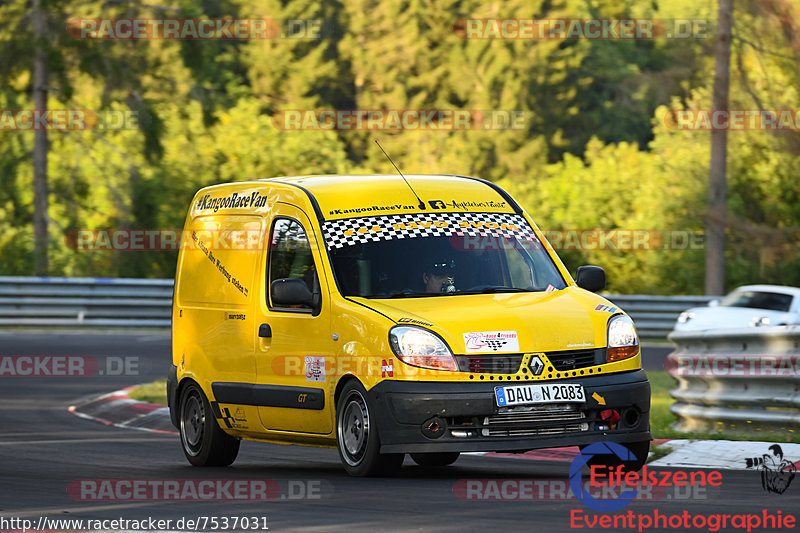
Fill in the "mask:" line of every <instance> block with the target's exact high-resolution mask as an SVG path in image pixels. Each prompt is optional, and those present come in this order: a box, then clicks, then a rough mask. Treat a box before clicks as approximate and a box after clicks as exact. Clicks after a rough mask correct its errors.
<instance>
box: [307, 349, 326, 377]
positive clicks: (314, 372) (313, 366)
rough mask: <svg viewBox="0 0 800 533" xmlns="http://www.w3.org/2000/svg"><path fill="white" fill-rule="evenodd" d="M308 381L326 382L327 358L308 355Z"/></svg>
mask: <svg viewBox="0 0 800 533" xmlns="http://www.w3.org/2000/svg"><path fill="white" fill-rule="evenodd" d="M305 366H306V381H325V358H324V357H316V356H313V355H307V356H306V360H305Z"/></svg>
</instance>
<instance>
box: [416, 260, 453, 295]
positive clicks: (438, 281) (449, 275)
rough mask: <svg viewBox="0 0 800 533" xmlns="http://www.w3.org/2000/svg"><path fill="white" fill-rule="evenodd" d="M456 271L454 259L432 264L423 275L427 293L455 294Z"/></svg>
mask: <svg viewBox="0 0 800 533" xmlns="http://www.w3.org/2000/svg"><path fill="white" fill-rule="evenodd" d="M455 270H456V262H455V261H454V260H452V259H451V260H449V261H439V262H436V263H432V264H431V265H430V266H429V267H428V268H426V269H425V271H424V272H423V273H422V282H423V283H424V284H425V292H432V293H437V294H442V293H448V292H455V291H456V287H455Z"/></svg>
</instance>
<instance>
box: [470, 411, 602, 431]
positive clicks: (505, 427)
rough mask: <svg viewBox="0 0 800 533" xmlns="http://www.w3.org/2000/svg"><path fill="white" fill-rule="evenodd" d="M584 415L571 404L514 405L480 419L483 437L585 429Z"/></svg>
mask: <svg viewBox="0 0 800 533" xmlns="http://www.w3.org/2000/svg"><path fill="white" fill-rule="evenodd" d="M585 419H586V415H585V413H583V411H579V410H577V409H576V407H575V406H572V405H565V406H561V405H551V406H548V407H547V408H545V409H541V408H537V409H531V408H526V409H520V408H514V409H513V410H511V409H509V410H507V411H504V412H500V413H497V414H495V415H491V416H486V417H484V418H483V425H482V426H483V427H482V428H481V435H483V436H484V437H522V436H538V435H557V434H561V433H578V432H581V431H587V430H588V429H589V424H588V423H587V422H586V420H585Z"/></svg>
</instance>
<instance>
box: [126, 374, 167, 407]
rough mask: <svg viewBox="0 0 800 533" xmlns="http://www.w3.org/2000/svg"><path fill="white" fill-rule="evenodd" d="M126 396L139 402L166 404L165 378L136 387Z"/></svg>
mask: <svg viewBox="0 0 800 533" xmlns="http://www.w3.org/2000/svg"><path fill="white" fill-rule="evenodd" d="M128 396H130V397H131V398H133V399H134V400H139V401H141V402H150V403H157V404H160V405H167V380H166V379H160V380H158V381H154V382H152V383H148V384H146V385H141V386H139V387H136V388H135V389H133V390H132V391H131V393H130V394H129V395H128Z"/></svg>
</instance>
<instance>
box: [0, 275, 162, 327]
mask: <svg viewBox="0 0 800 533" xmlns="http://www.w3.org/2000/svg"><path fill="white" fill-rule="evenodd" d="M171 315H172V280H171V279H124V278H119V279H116V278H114V279H111V278H33V277H22V276H20V277H0V326H22V327H25V326H59V327H140V328H141V327H149V328H168V327H169V326H170V318H171Z"/></svg>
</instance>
